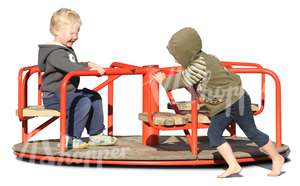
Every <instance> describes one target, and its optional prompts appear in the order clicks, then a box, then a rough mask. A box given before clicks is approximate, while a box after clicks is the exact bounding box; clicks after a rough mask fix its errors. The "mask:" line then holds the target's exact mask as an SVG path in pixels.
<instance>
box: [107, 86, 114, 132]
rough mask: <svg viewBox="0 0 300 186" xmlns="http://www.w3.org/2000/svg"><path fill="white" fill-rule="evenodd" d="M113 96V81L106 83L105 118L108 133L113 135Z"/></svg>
mask: <svg viewBox="0 0 300 186" xmlns="http://www.w3.org/2000/svg"><path fill="white" fill-rule="evenodd" d="M113 96H114V81H112V82H110V83H109V84H108V111H107V112H108V118H107V120H108V121H107V125H108V129H107V132H108V135H109V136H112V135H113V108H114V107H113V98H114V97H113Z"/></svg>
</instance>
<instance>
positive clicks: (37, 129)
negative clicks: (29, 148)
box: [27, 117, 58, 140]
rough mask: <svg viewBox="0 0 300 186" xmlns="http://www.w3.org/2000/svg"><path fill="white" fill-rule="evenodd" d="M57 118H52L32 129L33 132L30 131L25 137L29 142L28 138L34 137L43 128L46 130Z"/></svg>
mask: <svg viewBox="0 0 300 186" xmlns="http://www.w3.org/2000/svg"><path fill="white" fill-rule="evenodd" d="M57 118H58V117H52V118H50V119H49V120H47V121H46V122H45V123H43V124H41V125H40V126H38V127H37V128H36V129H34V130H33V131H31V132H30V133H29V134H28V135H27V140H29V139H30V138H32V137H33V136H34V135H36V134H37V133H39V132H40V131H42V130H43V129H44V128H46V127H47V126H48V125H50V124H51V123H53V122H54V121H55V120H56V119H57Z"/></svg>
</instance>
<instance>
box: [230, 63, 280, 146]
mask: <svg viewBox="0 0 300 186" xmlns="http://www.w3.org/2000/svg"><path fill="white" fill-rule="evenodd" d="M231 70H232V71H233V72H235V73H261V74H268V75H269V76H271V77H272V78H273V80H274V81H275V88H276V92H275V94H276V95H275V96H276V98H275V103H276V111H275V114H276V115H275V118H276V146H277V147H279V146H281V144H282V136H281V133H282V131H281V130H282V128H281V125H282V123H281V122H282V118H281V83H280V79H279V77H278V76H277V74H276V73H275V72H273V71H272V70H270V69H267V68H234V69H231Z"/></svg>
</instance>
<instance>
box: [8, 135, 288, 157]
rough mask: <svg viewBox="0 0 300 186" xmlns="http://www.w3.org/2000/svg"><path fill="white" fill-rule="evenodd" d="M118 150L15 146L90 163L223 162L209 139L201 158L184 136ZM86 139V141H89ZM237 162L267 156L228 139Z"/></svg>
mask: <svg viewBox="0 0 300 186" xmlns="http://www.w3.org/2000/svg"><path fill="white" fill-rule="evenodd" d="M118 139H119V140H118V142H117V144H116V145H115V146H96V147H89V148H87V149H69V150H68V151H67V152H60V151H59V148H58V147H59V140H58V139H53V140H40V141H31V142H28V143H27V144H22V143H19V144H16V145H14V146H13V150H14V151H15V152H21V153H25V154H34V155H45V156H53V157H68V158H78V159H89V160H130V161H131V160H132V161H134V160H145V161H147V160H148V161H150V160H151V161H159V160H195V159H198V160H212V159H213V160H218V159H222V157H221V156H220V154H219V153H218V152H217V150H216V149H215V148H210V147H209V146H208V139H207V137H206V136H201V137H199V138H198V147H199V149H200V152H199V154H198V156H197V157H195V156H193V155H192V154H191V151H190V149H189V145H188V143H187V142H186V137H184V136H160V138H159V145H156V146H153V147H151V146H145V145H143V144H142V143H141V140H142V138H141V136H119V137H118ZM87 140H88V139H87V138H84V141H87ZM226 141H227V142H229V144H230V145H231V147H232V149H233V152H234V155H235V156H236V157H237V158H259V157H266V156H267V155H266V154H265V153H264V152H262V151H261V150H260V148H258V146H257V145H256V144H255V143H253V142H251V141H249V139H247V138H244V137H236V138H232V137H226ZM277 150H278V152H280V153H281V154H288V153H289V147H288V146H287V145H282V146H281V147H280V148H278V149H277Z"/></svg>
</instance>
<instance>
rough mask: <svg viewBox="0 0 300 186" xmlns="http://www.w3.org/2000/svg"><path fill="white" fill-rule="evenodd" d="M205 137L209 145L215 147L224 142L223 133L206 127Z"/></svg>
mask: <svg viewBox="0 0 300 186" xmlns="http://www.w3.org/2000/svg"><path fill="white" fill-rule="evenodd" d="M207 137H208V142H209V146H210V147H217V146H219V145H221V144H223V143H224V142H225V140H224V138H223V133H220V132H218V131H215V130H212V129H210V128H208V130H207Z"/></svg>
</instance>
